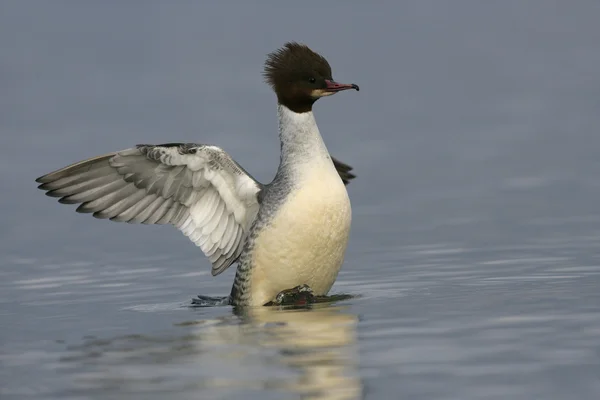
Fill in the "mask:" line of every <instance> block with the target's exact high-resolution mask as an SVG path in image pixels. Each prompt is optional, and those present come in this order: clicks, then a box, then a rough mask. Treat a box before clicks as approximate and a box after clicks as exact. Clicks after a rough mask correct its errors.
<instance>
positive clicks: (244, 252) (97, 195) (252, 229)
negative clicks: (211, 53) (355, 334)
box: [36, 42, 359, 307]
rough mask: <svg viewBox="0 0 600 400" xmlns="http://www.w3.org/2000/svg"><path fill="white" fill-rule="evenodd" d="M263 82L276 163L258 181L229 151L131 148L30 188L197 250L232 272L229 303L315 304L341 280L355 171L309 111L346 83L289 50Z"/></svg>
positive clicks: (320, 63) (191, 146) (280, 52)
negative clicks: (299, 296) (285, 297)
mask: <svg viewBox="0 0 600 400" xmlns="http://www.w3.org/2000/svg"><path fill="white" fill-rule="evenodd" d="M263 76H264V79H265V81H266V83H267V84H268V85H269V86H270V87H271V88H272V90H273V92H274V93H275V95H276V98H277V116H278V126H279V140H280V162H279V167H278V169H277V172H276V174H275V177H274V178H273V180H272V181H271V182H270V183H267V184H263V183H260V182H258V181H257V180H256V179H254V178H253V177H252V176H251V175H250V174H249V173H248V172H247V171H246V170H245V169H244V168H242V166H240V165H239V164H238V163H237V162H236V161H235V160H234V159H233V158H232V157H231V156H230V155H229V154H228V153H227V152H225V151H224V150H223V149H221V148H220V147H217V146H213V145H208V144H197V143H165V144H158V145H151V144H138V145H136V146H135V147H132V148H128V149H125V150H121V151H116V152H112V153H109V154H104V155H100V156H97V157H93V158H90V159H87V160H84V161H80V162H77V163H74V164H71V165H68V166H66V167H64V168H61V169H59V170H56V171H54V172H50V173H48V174H45V175H43V176H41V177H39V178H37V179H36V181H37V182H38V183H39V186H38V187H39V189H41V190H43V191H45V192H46V195H48V196H50V197H55V198H59V200H58V201H59V203H62V204H77V205H78V207H77V209H76V211H77V212H79V213H88V214H92V215H93V216H94V217H95V218H99V219H109V220H111V221H116V222H127V223H141V224H170V225H173V226H175V227H176V228H177V229H178V230H179V231H181V232H182V233H183V234H184V235H185V236H187V237H188V238H189V239H190V240H191V241H192V242H193V243H194V244H195V245H196V246H198V247H200V249H201V250H202V252H203V253H204V255H205V256H206V257H208V259H209V261H210V263H211V264H212V269H211V273H212V275H213V276H217V275H219V274H221V273H222V272H223V271H225V270H226V269H227V268H229V267H230V266H231V265H233V264H237V270H236V274H235V278H234V281H233V285H232V288H231V292H230V295H229V296H228V299H227V301H228V303H229V304H231V305H232V306H238V307H252V306H264V305H269V304H272V303H273V302H274V301H276V300H277V301H280V300H281V298H282V294H287V293H290V292H291V293H294V292H295V293H299V292H309V293H310V294H311V295H315V296H325V295H327V293H328V292H329V290H330V289H331V287H332V286H333V284H334V282H335V280H336V278H337V275H338V273H339V271H340V268H341V266H342V263H343V261H344V256H345V253H346V248H347V245H348V238H349V233H350V226H351V220H352V210H351V204H350V199H349V196H348V192H347V190H346V185H347V184H348V182H349V181H350V180H351V179H353V178H355V175H354V173H353V172H352V171H353V169H352V167H350V166H349V165H348V164H345V163H343V162H341V161H339V160H337V159H335V158H333V157H332V156H331V155H330V154H329V151H328V150H327V147H326V146H325V143H324V141H323V138H322V136H321V133H320V131H319V128H318V126H317V123H316V120H315V116H314V114H313V106H314V104H315V102H316V101H317V100H319V99H320V98H322V97H329V96H332V95H334V94H336V93H339V92H342V91H346V90H356V91H358V90H359V87H358V85H356V84H343V83H339V82H336V81H335V80H334V79H333V77H332V70H331V66H330V64H329V63H328V61H327V60H326V59H325V58H324V57H323V56H321V55H320V54H318V53H316V52H315V51H313V50H311V49H310V48H309V47H308V46H307V45H305V44H301V43H297V42H288V43H285V44H284V46H282V47H281V48H279V49H277V50H275V51H273V52H272V53H270V54H268V56H267V58H266V61H265V64H264V71H263Z"/></svg>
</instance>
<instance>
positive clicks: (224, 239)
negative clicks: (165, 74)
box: [37, 144, 262, 275]
mask: <svg viewBox="0 0 600 400" xmlns="http://www.w3.org/2000/svg"><path fill="white" fill-rule="evenodd" d="M37 182H39V183H41V185H40V186H39V188H40V189H42V190H45V191H46V192H47V193H46V194H47V195H48V196H52V197H59V198H60V199H59V202H61V203H64V204H79V207H78V208H77V211H78V212H82V213H92V214H93V216H94V217H96V218H108V219H111V220H112V221H117V222H129V223H144V224H172V225H174V226H176V227H177V228H178V229H179V230H181V232H182V233H183V234H184V235H186V236H187V237H189V238H190V240H192V241H193V242H194V243H195V244H196V245H197V246H199V247H200V248H201V249H202V251H203V252H204V254H205V255H206V256H207V257H208V258H209V260H210V261H211V263H212V265H213V267H212V274H213V275H218V274H220V273H221V272H223V271H224V270H225V269H227V267H229V266H230V265H231V264H232V263H233V262H234V261H235V260H236V259H237V258H238V257H239V255H240V253H241V251H242V248H243V244H244V242H245V238H246V236H247V233H248V230H249V228H250V225H251V224H252V221H254V219H255V217H256V214H257V212H258V193H259V192H260V190H261V189H262V185H261V184H260V183H258V182H257V181H256V180H254V178H252V177H251V176H250V175H249V174H248V173H247V172H246V171H244V170H243V169H242V168H241V167H240V166H239V165H238V164H237V163H236V162H235V161H234V160H233V159H231V157H230V156H229V155H228V154H227V153H225V152H224V151H223V150H222V149H220V148H218V147H214V146H206V145H198V144H167V145H158V146H153V145H139V146H137V147H136V148H132V149H126V150H123V151H119V152H116V153H111V154H106V155H103V156H99V157H94V158H91V159H89V160H85V161H81V162H79V163H76V164H73V165H70V166H68V167H65V168H63V169H60V170H58V171H55V172H52V173H49V174H47V175H44V176H42V177H40V178H38V179H37Z"/></svg>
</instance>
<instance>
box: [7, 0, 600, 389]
mask: <svg viewBox="0 0 600 400" xmlns="http://www.w3.org/2000/svg"><path fill="white" fill-rule="evenodd" d="M598 21H600V3H599V2H597V1H591V0H590V1H584V0H581V1H570V2H566V1H551V0H531V1H517V0H507V1H502V2H499V1H498V2H479V1H466V0H461V1H453V2H449V1H416V0H415V1H402V2H387V3H386V2H372V3H367V2H311V1H306V2H295V3H289V4H283V3H281V2H267V1H264V2H260V3H255V4H250V3H249V2H247V3H246V2H221V3H216V2H215V3H211V4H210V5H209V4H208V3H204V2H191V1H189V2H187V1H177V2H166V1H164V2H157V1H146V2H133V1H130V2H119V1H103V2H75V1H52V2H49V1H47V2H44V1H2V2H1V3H0V49H1V50H0V51H1V52H2V58H1V61H0V88H1V90H0V179H1V182H2V187H3V194H2V196H0V234H1V237H2V240H1V241H0V254H1V255H2V259H1V264H0V325H1V326H2V329H0V362H1V363H2V364H3V366H2V370H1V371H0V394H2V397H3V398H44V399H48V398H53V397H57V398H58V397H60V398H64V397H69V396H72V397H73V398H125V397H131V398H152V396H154V395H155V396H157V398H163V397H164V396H165V393H168V395H169V397H170V398H261V399H264V398H296V395H297V394H298V392H302V390H300V389H298V388H297V387H296V388H290V387H287V386H286V385H285V384H287V383H289V382H296V381H297V380H298V379H300V378H299V376H300V375H302V374H300V373H299V372H298V369H297V366H295V367H289V366H286V367H283V366H282V365H287V364H286V362H285V360H284V359H285V354H287V353H286V351H284V350H285V349H288V347H286V346H288V345H287V344H286V345H283V344H279V345H275V347H276V350H277V351H275V353H272V352H273V351H274V350H273V349H272V348H271V347H270V346H265V345H264V344H263V343H262V341H261V340H259V339H257V338H260V337H262V336H261V335H263V334H265V332H264V331H262V330H260V329H258V330H257V331H252V332H250V333H245V334H244V333H243V332H244V331H243V328H240V324H239V320H238V319H237V318H236V317H235V316H233V315H232V313H231V310H230V309H229V308H227V307H222V308H212V309H204V310H200V311H198V310H196V311H191V310H189V309H187V308H186V307H185V306H184V305H185V304H186V303H187V302H188V301H189V298H190V297H191V296H193V295H194V294H197V293H201V294H205V295H226V294H227V293H228V291H229V287H230V284H231V281H232V278H233V273H234V271H233V268H232V269H231V271H227V272H226V273H224V274H223V275H222V276H219V277H218V278H211V277H210V275H208V270H209V268H210V266H209V263H208V261H207V260H206V259H205V258H204V256H203V255H202V254H201V253H200V251H199V249H197V248H195V247H194V246H193V245H192V244H190V243H189V241H188V240H187V239H186V238H185V237H183V236H182V235H181V234H180V233H178V232H177V231H175V230H174V229H173V228H169V227H156V226H151V227H150V226H136V225H127V224H116V223H110V222H107V221H96V220H93V219H91V218H90V217H89V216H83V215H78V214H76V213H75V212H74V211H73V208H72V207H67V206H60V205H58V204H56V203H55V202H54V201H53V200H52V199H49V198H46V197H45V196H43V193H42V192H41V191H39V190H37V189H36V184H35V182H34V179H35V178H36V177H38V176H39V175H41V174H44V173H46V172H50V171H52V170H54V169H57V168H60V167H62V166H64V165H66V164H69V163H71V162H75V161H78V160H81V159H84V158H87V157H91V156H94V155H98V154H103V153H106V152H109V151H114V150H119V149H123V148H127V147H131V146H132V145H135V144H137V143H160V142H173V141H191V142H201V143H209V144H216V145H219V146H221V147H223V148H224V149H225V150H226V151H228V152H229V153H230V154H231V155H232V156H233V157H234V158H235V159H236V160H237V161H239V162H240V164H242V165H243V166H244V167H245V168H246V169H247V170H248V171H250V172H251V173H252V174H253V175H254V176H255V177H256V178H257V179H259V180H261V181H263V182H268V181H269V180H270V179H271V178H272V177H273V175H274V172H275V169H276V166H277V162H278V158H279V154H278V150H279V144H278V141H277V131H276V123H277V121H276V114H275V99H274V96H273V94H272V93H271V92H270V89H269V88H268V87H267V86H266V85H265V84H264V83H263V82H262V79H261V76H260V74H261V70H262V63H263V61H264V58H265V55H266V54H267V53H268V52H270V51H272V50H274V49H276V48H278V47H280V46H281V45H282V44H283V43H284V42H285V41H288V40H296V41H300V42H304V43H306V44H308V45H309V46H311V47H312V48H313V49H314V50H316V51H318V52H321V53H322V54H324V55H325V56H326V57H327V58H328V60H329V62H330V63H331V65H332V67H333V71H334V78H335V79H336V80H339V81H341V82H353V83H357V84H359V85H360V86H361V91H360V92H359V93H343V94H340V95H338V96H335V97H334V98H330V99H324V100H321V101H319V102H318V103H317V105H316V107H315V113H316V117H317V121H318V123H319V127H320V129H321V132H322V133H323V136H324V138H325V141H326V143H327V145H328V147H329V150H330V151H331V153H332V154H333V155H334V156H336V157H338V158H340V159H341V160H343V161H345V162H347V163H349V164H351V165H352V166H353V167H354V168H355V172H356V174H357V175H358V178H357V179H356V180H355V181H354V182H352V184H351V185H350V186H349V193H350V197H351V200H352V204H353V212H354V214H353V215H354V220H353V228H352V237H351V243H350V246H349V250H348V253H347V257H346V263H345V265H344V268H343V270H342V272H341V274H340V277H339V280H338V282H337V283H336V286H334V290H333V291H334V292H338V293H339V292H345V293H351V294H353V295H356V296H359V297H357V298H355V299H352V300H350V301H347V302H344V303H340V306H341V308H340V309H338V308H335V307H333V308H332V312H335V313H339V315H344V316H346V317H347V318H348V319H349V320H353V321H355V322H356V325H353V324H350V325H349V328H348V329H349V331H350V332H351V333H352V334H353V335H354V340H352V341H350V342H349V343H347V344H346V345H345V346H342V349H343V350H344V351H345V350H348V351H349V352H350V353H352V354H353V356H352V357H350V358H351V360H352V362H346V361H347V359H346V358H343V360H346V361H343V362H342V361H339V360H338V361H337V364H336V365H341V366H342V367H343V368H342V370H343V371H344V376H346V377H347V376H351V377H352V382H353V384H352V385H348V383H347V381H344V380H341V382H343V383H342V384H340V385H338V386H335V385H334V386H332V387H329V388H328V389H326V390H325V389H323V393H327V394H330V395H332V396H333V395H334V394H336V393H342V391H341V390H342V389H343V388H346V389H347V388H348V387H355V386H356V387H357V388H358V389H356V390H355V391H350V392H351V393H350V394H348V395H347V397H345V398H355V397H360V396H363V397H365V398H373V399H379V398H397V397H398V396H402V395H406V396H407V398H411V399H417V398H423V399H433V398H436V399H437V398H440V399H441V398H444V399H446V398H447V399H451V398H460V399H471V398H473V399H475V398H486V399H487V398H498V399H504V398H512V399H533V398H545V399H575V398H577V399H580V398H581V399H583V398H585V399H588V398H589V399H595V398H598V396H599V394H600V381H599V378H598V376H599V375H600V349H599V347H598V344H597V338H598V337H599V336H600V322H599V321H600V295H599V294H598V293H599V291H598V287H599V285H600V278H599V274H600V267H599V266H598V250H597V248H598V241H599V239H600V235H599V232H600V212H599V210H598V204H599V201H600V183H599V182H600V181H599V180H598V173H599V172H600V157H598V155H597V153H598V149H599V148H600V135H598V130H599V128H600V113H599V111H598V110H599V109H600V79H599V73H598V71H600V48H599V46H598V43H599V40H600V24H599V23H598ZM141 311H146V312H141ZM293 315H294V317H293V318H296V317H298V315H302V314H293ZM336 315H338V314H336ZM275 316H276V317H274V318H279V317H278V314H275ZM281 318H287V314H285V313H284V314H282V315H281ZM300 318H301V317H300ZM315 318H316V317H315ZM259 320H260V319H259ZM329 320H330V319H329V318H328V317H327V316H326V317H325V318H324V319H323V321H325V322H324V323H325V324H326V325H327V322H326V321H329ZM182 321H196V322H198V321H201V322H202V321H204V322H203V324H208V322H207V321H213V322H214V321H220V322H219V323H220V324H221V325H222V326H221V325H220V327H221V328H220V329H223V330H224V331H225V332H229V333H231V332H237V333H236V335H238V336H239V337H242V338H244V337H246V338H251V339H248V340H250V341H251V342H252V344H251V345H249V346H250V347H249V348H247V347H243V348H241V349H238V350H239V351H238V352H237V353H236V354H237V356H238V357H239V358H236V359H235V360H237V361H232V360H231V359H229V358H228V356H229V353H227V351H229V350H223V348H222V347H220V344H216V342H215V341H211V340H208V339H206V338H205V336H206V335H208V336H210V334H209V333H208V332H209V331H210V330H209V331H206V330H202V329H199V331H195V330H194V332H197V333H198V332H199V335H200V336H202V337H203V338H204V339H203V341H202V343H203V346H206V347H203V348H202V351H199V352H198V353H195V352H192V354H193V357H192V361H190V359H189V358H186V357H189V354H188V353H186V352H184V354H186V357H184V356H181V358H179V355H180V354H179V353H177V351H176V350H174V349H179V346H180V345H181V344H182V341H183V342H185V343H188V342H186V341H185V340H187V339H182V338H186V337H187V336H186V335H187V333H188V330H187V329H188V328H182V327H181V322H182ZM298 323H299V326H300V327H297V328H296V329H298V330H297V331H292V332H287V333H286V334H287V335H289V337H288V342H286V343H288V344H289V341H291V342H292V344H293V343H294V340H295V338H297V337H299V336H302V335H304V333H302V332H303V331H302V329H305V328H306V324H307V322H303V323H302V322H298ZM200 325H202V324H200ZM208 325H210V324H208ZM242 325H243V324H242ZM186 326H187V325H186ZM194 326H195V328H194V329H197V326H196V325H194ZM202 326H204V325H202ZM211 326H212V325H211ZM207 329H208V328H207ZM238 329H242V332H241V333H240V332H239V331H238ZM331 329H333V328H332V327H329V328H327V329H326V330H331ZM309 332H312V331H310V330H309ZM131 334H135V335H141V336H134V338H136V339H131V338H130V337H129V336H127V335H131ZM203 335H204V336H203ZM307 335H308V336H310V335H311V333H307ZM217 336H218V337H220V338H222V337H224V336H225V337H229V336H227V334H219V335H217ZM238 336H236V337H238ZM123 337H126V338H129V339H127V340H132V341H133V343H129V344H128V346H132V347H133V348H134V349H136V352H135V354H136V357H139V358H135V357H133V356H131V357H129V356H130V355H131V353H127V352H124V350H123V348H122V347H120V344H119V343H120V342H119V340H121V339H119V338H123ZM140 337H143V338H149V339H148V340H146V339H144V340H142V339H139V338H140ZM252 338H253V339H252ZM255 339H256V340H255ZM94 340H98V341H102V340H106V342H100V344H98V343H97V342H94ZM253 340H254V341H253ZM90 341H92V342H91V343H90ZM242 342H243V340H242ZM149 343H150V344H149ZM156 343H160V344H156ZM227 343H228V346H233V345H232V343H237V344H239V341H236V340H233V341H228V342H227ZM277 343H278V342H277ZM194 345H195V346H196V345H198V343H196V342H194ZM246 345H247V343H246ZM77 346H82V347H77ZM292 347H293V348H295V347H294V346H292ZM228 348H229V347H228ZM334 348H335V349H337V350H339V349H340V348H339V347H335V346H334ZM128 350H131V348H129V347H128ZM311 350H313V351H314V352H316V353H318V354H321V353H320V352H322V351H324V350H323V348H321V347H318V346H316V347H314V348H311ZM122 351H123V352H122ZM157 352H158V353H160V354H163V355H164V356H165V357H166V358H165V359H163V358H160V357H159V358H158V359H155V358H153V357H154V355H155V354H156V353H157ZM173 352H175V353H173ZM73 354H75V355H73ZM90 354H92V356H91V355H90ZM240 354H241V355H240ZM93 355H95V356H93ZM256 357H259V358H258V359H257V358H256ZM239 360H241V361H239ZM244 362H248V363H249V365H248V366H246V367H244V365H245V364H244ZM189 363H192V366H193V368H189V367H190V364H189ZM240 363H241V364H240ZM325 364H327V363H325V362H324V361H323V360H321V361H315V362H314V363H308V364H307V365H304V369H302V368H300V369H301V370H303V371H309V372H310V371H312V373H314V375H315V376H325V375H327V374H326V373H325V372H323V371H322V370H321V369H319V368H321V367H323V365H325ZM148 365H153V366H154V367H153V369H151V370H147V369H144V368H143V367H148ZM282 370H285V371H287V372H286V374H284V376H281V377H279V378H277V376H278V375H277V373H278V372H281V371H282ZM115 371H116V372H115ZM257 371H258V372H257ZM110 373H114V374H116V375H117V377H118V378H119V379H117V380H116V381H115V379H116V378H114V377H112V375H111V377H110V379H109V378H108V377H107V376H106V375H107V374H110ZM253 373H255V374H258V375H257V376H254V375H252V374H253ZM82 374H83V376H82ZM86 374H87V375H86ZM132 374H133V375H132ZM33 376H34V377H35V379H33ZM249 376H250V377H249ZM225 378H226V379H227V380H226V382H225V383H224V384H219V385H220V386H219V385H217V384H215V382H217V381H218V379H225ZM273 380H274V381H273ZM115 382H116V383H115ZM353 385H355V386H353ZM145 390H148V392H145ZM294 393H295V394H294ZM236 396H237V397H236ZM253 396H255V397H253ZM270 396H272V397H270ZM286 396H288V397H286ZM340 396H341V395H340ZM323 398H327V397H323ZM340 398H344V397H340Z"/></svg>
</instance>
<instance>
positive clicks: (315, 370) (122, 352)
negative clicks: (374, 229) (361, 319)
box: [61, 304, 362, 400]
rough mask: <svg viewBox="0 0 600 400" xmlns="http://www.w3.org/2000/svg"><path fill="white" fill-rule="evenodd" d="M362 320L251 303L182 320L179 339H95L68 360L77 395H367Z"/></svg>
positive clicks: (327, 307) (326, 399)
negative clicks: (361, 365) (359, 340)
mask: <svg viewBox="0 0 600 400" xmlns="http://www.w3.org/2000/svg"><path fill="white" fill-rule="evenodd" d="M215 310H216V308H209V309H204V310H203V311H201V312H202V313H203V314H205V313H212V312H214V311H215ZM357 320H358V319H357V317H356V315H353V314H351V313H349V312H348V311H347V310H345V309H344V308H343V307H337V306H332V305H331V304H317V305H313V306H312V307H311V308H305V309H281V308H276V307H257V308H248V309H245V310H244V311H243V313H234V314H228V315H226V316H223V315H221V316H219V317H216V318H204V319H197V320H192V321H189V320H188V321H185V322H181V323H178V324H176V325H175V331H176V335H175V337H173V336H172V335H171V334H167V335H165V336H159V337H156V336H150V335H128V336H121V337H116V338H113V339H101V340H100V339H93V340H92V339H90V340H88V341H86V342H85V343H84V344H83V345H79V346H75V347H70V348H68V352H67V353H68V354H65V357H63V358H62V360H61V361H62V362H63V363H68V364H71V365H70V367H76V368H74V370H75V371H76V372H75V373H74V376H73V378H74V380H75V381H76V382H77V387H78V390H76V392H79V391H81V392H82V393H89V391H90V390H93V391H94V392H96V393H98V392H99V393H102V394H104V395H121V394H123V393H128V394H130V393H145V394H150V393H154V394H156V393H159V392H160V393H163V394H164V393H169V394H170V395H171V397H173V398H177V397H178V395H184V397H185V398H190V396H191V397H196V396H197V398H234V397H235V398H238V397H236V396H239V395H242V394H243V396H244V397H243V398H248V399H252V398H262V397H264V395H265V394H267V393H270V394H273V393H274V392H275V393H282V394H285V393H287V394H290V393H295V394H297V395H300V397H301V398H303V399H311V400H317V399H319V400H350V399H360V398H362V385H361V382H360V379H359V375H358V349H357V344H356V324H357ZM91 355H93V356H91ZM84 370H85V371H84ZM70 393H73V392H72V391H71V392H70ZM267 397H268V396H267ZM283 397H285V396H283ZM269 398H270V397H269Z"/></svg>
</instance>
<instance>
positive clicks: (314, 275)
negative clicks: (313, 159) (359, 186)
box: [250, 160, 352, 305]
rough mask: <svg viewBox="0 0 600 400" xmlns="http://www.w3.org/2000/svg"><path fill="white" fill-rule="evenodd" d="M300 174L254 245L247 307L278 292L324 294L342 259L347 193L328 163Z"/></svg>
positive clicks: (348, 217) (348, 211) (348, 210)
mask: <svg viewBox="0 0 600 400" xmlns="http://www.w3.org/2000/svg"><path fill="white" fill-rule="evenodd" d="M327 161H328V162H324V163H319V165H314V166H312V167H311V168H310V169H309V170H307V171H305V174H303V175H304V176H303V177H302V183H301V184H299V185H297V189H296V190H294V191H292V193H290V195H289V197H288V199H287V200H286V202H285V204H284V205H283V206H281V207H280V209H279V210H278V211H277V213H276V215H275V216H274V217H273V219H272V220H271V222H270V224H269V226H268V227H266V228H265V229H263V230H262V231H261V233H260V234H259V235H258V237H257V238H256V241H255V246H254V251H253V268H252V274H251V275H252V276H251V286H250V287H251V304H252V305H263V304H265V303H267V302H269V301H271V300H272V299H273V298H274V297H275V296H276V295H277V294H278V293H279V292H280V291H282V290H285V289H290V288H293V287H295V286H298V285H302V284H307V285H309V286H310V287H311V288H312V289H313V291H314V293H315V294H317V295H325V294H327V292H328V291H329V289H330V288H331V286H332V285H333V283H334V281H335V279H336V277H337V274H338V271H339V269H340V267H341V265H342V262H343V260H344V253H345V251H346V245H347V243H348V235H349V232H350V222H351V219H352V217H351V208H350V200H349V198H348V193H347V192H346V188H345V186H344V184H343V183H342V181H341V180H340V178H339V175H338V174H337V172H336V171H335V168H333V165H331V161H329V160H327Z"/></svg>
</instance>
